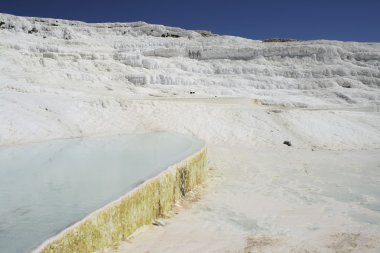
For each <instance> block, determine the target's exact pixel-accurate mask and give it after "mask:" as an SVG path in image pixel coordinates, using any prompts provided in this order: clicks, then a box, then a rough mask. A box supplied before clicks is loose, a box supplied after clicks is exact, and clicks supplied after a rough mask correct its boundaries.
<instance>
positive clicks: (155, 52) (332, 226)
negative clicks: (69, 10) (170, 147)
mask: <svg viewBox="0 0 380 253" xmlns="http://www.w3.org/2000/svg"><path fill="white" fill-rule="evenodd" d="M33 28H36V30H37V32H35V30H33ZM28 32H30V33H28ZM167 33H170V34H175V35H179V36H180V38H170V37H161V35H162V34H167ZM189 51H190V54H189ZM198 51H199V54H197V53H198ZM194 53H195V54H194ZM379 87H380V44H378V43H353V42H352V43H344V42H337V41H306V42H291V43H262V42H260V41H252V40H246V39H242V38H237V37H229V36H211V37H203V36H202V35H201V34H200V33H198V32H194V31H186V30H181V29H177V28H168V27H163V26H156V25H149V24H145V23H132V24H86V23H80V22H69V21H64V20H48V19H35V18H28V19H26V18H20V17H14V16H10V15H5V14H0V145H11V144H20V143H25V142H31V141H42V140H48V139H54V138H69V137H86V136H92V135H114V134H119V133H136V132H151V131H170V132H178V133H182V134H186V135H192V136H196V137H198V138H201V139H204V140H205V141H206V142H207V143H208V145H209V151H210V165H211V167H212V168H213V170H210V172H209V174H210V176H209V181H208V183H207V185H206V186H205V189H204V190H203V194H202V198H201V199H200V200H199V201H198V202H196V203H194V204H193V205H192V207H191V208H184V209H183V210H181V211H180V212H179V214H178V215H176V216H174V217H172V218H170V219H168V220H166V222H167V223H168V225H167V226H165V227H153V226H150V227H147V228H144V229H143V231H142V232H139V233H138V234H136V235H134V236H133V238H131V239H130V240H129V241H128V242H125V243H123V244H122V245H120V247H119V249H118V252H371V251H372V252H379V251H380V243H379V241H380V238H379V235H380V186H379V185H380V112H379V111H380V108H379V104H380V92H379ZM190 91H194V92H195V94H193V95H190V94H189V92H190ZM190 96H191V98H185V97H190ZM215 96H217V97H215ZM285 140H289V141H291V142H292V144H293V145H292V146H291V147H288V146H285V145H283V144H282V142H283V141H285Z"/></svg>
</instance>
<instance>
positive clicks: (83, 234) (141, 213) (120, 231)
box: [33, 145, 207, 253]
mask: <svg viewBox="0 0 380 253" xmlns="http://www.w3.org/2000/svg"><path fill="white" fill-rule="evenodd" d="M206 167H207V147H206V145H204V146H203V147H202V148H201V149H200V150H199V151H197V152H196V153H194V154H192V155H190V156H188V157H187V158H185V159H183V160H182V161H180V162H178V163H176V164H174V165H171V166H169V167H168V168H167V169H166V170H164V171H162V172H161V173H160V174H158V175H157V176H155V177H153V178H151V179H149V180H147V181H145V182H144V183H142V184H141V185H139V186H137V187H136V188H134V189H133V190H132V191H130V192H128V193H126V194H125V195H123V196H121V197H120V198H118V199H117V200H115V201H113V202H111V203H109V204H107V205H106V206H104V207H102V208H100V209H98V210H96V211H94V212H92V213H91V214H89V215H88V216H86V217H85V218H84V219H82V220H80V221H79V222H77V223H75V224H73V225H71V226H70V227H68V228H66V229H65V230H63V231H62V232H60V233H59V234H57V235H56V236H54V237H52V238H50V239H48V240H47V241H45V242H44V243H42V244H41V245H40V246H39V247H38V248H37V249H35V250H34V251H33V252H34V253H37V252H38V253H47V252H49V253H56V252H77V253H83V252H94V251H97V250H102V249H105V248H107V247H111V246H114V245H116V244H118V243H119V242H121V241H123V240H125V239H127V238H128V237H129V236H130V235H131V234H132V233H133V232H134V231H136V229H137V228H139V227H141V226H143V225H147V224H151V223H152V221H153V220H154V219H156V218H158V217H159V216H160V215H162V214H165V213H166V212H168V211H169V210H171V208H172V207H173V205H174V203H175V202H176V201H177V200H179V199H180V198H181V197H183V196H185V195H186V193H187V192H189V191H191V190H192V189H194V187H195V186H197V185H199V184H201V183H202V182H203V181H204V178H205V174H206V173H205V172H206ZM58 218H59V217H58Z"/></svg>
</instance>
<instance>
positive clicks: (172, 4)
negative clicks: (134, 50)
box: [0, 0, 380, 42]
mask: <svg viewBox="0 0 380 253" xmlns="http://www.w3.org/2000/svg"><path fill="white" fill-rule="evenodd" d="M0 12H3V13H9V14H14V15H21V16H38V17H51V18H63V19H75V20H81V21H86V22H130V21H145V22H148V23H155V24H163V25H170V26H177V27H182V28H187V29H204V30H210V31H212V32H214V33H218V34H228V35H237V36H242V37H247V38H252V39H265V38H273V37H285V38H294V39H334V40H344V41H370V42H380V0H251V1H248V0H247V1H240V0H235V1H223V0H219V1H214V0H209V1H207V0H203V1H201V0H188V1H180V0H166V1H160V0H156V1H155V0H134V1H129V0H125V1H122V0H101V1H99V0H91V1H90V0H76V1H73V0H65V1H60V0H49V1H47V0H33V1H28V0H1V1H0Z"/></svg>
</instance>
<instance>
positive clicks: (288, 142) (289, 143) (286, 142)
mask: <svg viewBox="0 0 380 253" xmlns="http://www.w3.org/2000/svg"><path fill="white" fill-rule="evenodd" d="M283 144H285V145H286V146H289V147H290V146H292V143H291V142H290V141H284V142H283Z"/></svg>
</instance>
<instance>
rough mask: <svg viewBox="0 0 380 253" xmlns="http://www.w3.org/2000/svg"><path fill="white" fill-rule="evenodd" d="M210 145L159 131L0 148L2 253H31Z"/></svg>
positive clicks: (0, 241) (0, 245)
mask: <svg viewBox="0 0 380 253" xmlns="http://www.w3.org/2000/svg"><path fill="white" fill-rule="evenodd" d="M203 146H204V142H202V141H200V140H197V139H193V138H190V137H186V136H182V135H178V134H169V133H153V134H141V135H126V136H114V137H103V138H96V139H88V140H79V139H71V140H60V141H51V142H45V143H38V144H28V145H22V146H10V147H9V146H8V147H0V252H4V253H23V252H30V251H32V250H33V249H35V248H36V247H38V246H39V245H40V244H41V243H43V242H44V241H45V240H47V239H49V238H51V237H52V236H54V235H56V234H58V233H59V232H60V231H62V230H64V229H65V228H67V227H69V226H70V225H72V224H74V223H76V222H78V221H79V220H81V219H83V218H84V217H86V216H87V215H89V214H90V213H92V212H94V211H95V210H97V209H99V208H101V207H103V206H105V205H107V204H108V203H110V202H112V201H114V200H116V199H118V198H119V197H120V196H123V195H124V194H126V193H127V192H129V191H130V190H132V189H133V188H135V187H136V186H137V185H139V184H141V183H142V182H144V181H146V180H148V179H149V178H152V177H154V176H156V175H158V174H159V173H160V172H162V171H163V170H165V169H166V168H168V167H169V166H170V165H173V164H175V163H177V162H179V161H181V160H183V159H184V158H186V157H188V156H190V155H192V154H194V153H195V152H197V151H199V150H200V149H201V148H202V147H203Z"/></svg>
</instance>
